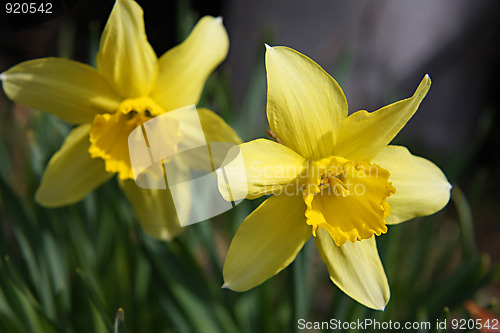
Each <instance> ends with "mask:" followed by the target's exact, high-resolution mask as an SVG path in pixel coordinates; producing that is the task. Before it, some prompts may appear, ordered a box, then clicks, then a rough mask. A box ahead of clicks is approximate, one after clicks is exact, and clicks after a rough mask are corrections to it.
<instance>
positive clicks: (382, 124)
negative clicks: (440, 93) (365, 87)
mask: <svg viewBox="0 0 500 333" xmlns="http://www.w3.org/2000/svg"><path fill="white" fill-rule="evenodd" d="M430 86H431V79H430V77H429V76H428V75H426V76H425V77H424V78H423V79H422V82H420V85H419V86H418V88H417V90H416V91H415V93H414V94H413V96H412V97H410V98H407V99H404V100H401V101H398V102H396V103H393V104H390V105H387V106H385V107H383V108H381V109H379V110H377V111H375V112H367V111H358V112H355V113H353V114H352V115H350V116H349V117H347V119H345V121H344V122H343V123H342V126H341V128H340V134H339V136H338V141H337V145H336V146H335V152H336V154H337V155H338V156H343V157H345V158H348V159H351V160H359V159H364V158H368V159H369V158H372V157H374V156H375V155H377V153H378V152H379V151H380V150H381V149H383V148H384V147H385V146H387V145H388V144H389V143H390V142H391V141H392V139H393V138H394V137H395V136H396V134H398V133H399V131H401V129H402V128H403V127H404V126H405V124H406V123H407V122H408V120H410V118H411V117H412V116H413V114H414V113H415V112H416V111H417V109H418V106H419V105H420V103H421V102H422V100H423V99H424V97H425V95H426V94H427V92H428V91H429V88H430Z"/></svg>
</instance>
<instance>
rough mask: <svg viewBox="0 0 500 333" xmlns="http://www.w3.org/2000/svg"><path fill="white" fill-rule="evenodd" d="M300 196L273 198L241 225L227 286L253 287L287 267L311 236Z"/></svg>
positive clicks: (230, 256) (232, 250)
mask: <svg viewBox="0 0 500 333" xmlns="http://www.w3.org/2000/svg"><path fill="white" fill-rule="evenodd" d="M305 209H306V207H305V205H304V203H303V201H302V198H300V197H298V196H287V195H281V196H272V197H270V198H269V199H267V200H266V201H265V202H264V203H262V204H261V205H260V206H259V207H258V208H257V209H256V210H255V211H254V212H253V213H252V214H250V215H249V216H248V217H247V218H246V219H245V221H243V223H242V224H241V226H240V227H239V229H238V231H237V232H236V235H235V236H234V238H233V241H232V242H231V246H230V247H229V251H228V253H227V257H226V261H225V263H224V270H223V274H224V281H225V284H224V287H228V288H230V289H232V290H235V291H246V290H248V289H250V288H253V287H255V286H257V285H259V284H261V283H262V282H264V281H265V280H267V279H269V278H270V277H272V276H273V275H275V274H278V272H280V271H281V270H282V269H284V268H285V267H287V266H288V265H289V264H290V263H291V262H292V261H293V260H294V259H295V257H296V256H297V253H298V252H299V251H300V249H302V246H303V245H304V244H305V242H306V241H307V240H308V239H309V237H311V228H310V227H309V226H307V225H306V222H305V218H304V211H305Z"/></svg>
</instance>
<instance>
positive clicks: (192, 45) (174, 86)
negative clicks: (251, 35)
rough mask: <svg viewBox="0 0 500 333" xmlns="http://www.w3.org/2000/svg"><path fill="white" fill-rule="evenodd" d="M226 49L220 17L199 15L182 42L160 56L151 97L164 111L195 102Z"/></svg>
mask: <svg viewBox="0 0 500 333" xmlns="http://www.w3.org/2000/svg"><path fill="white" fill-rule="evenodd" d="M228 49H229V39H228V36H227V32H226V29H225V28H224V26H223V25H222V19H221V18H213V17H211V16H205V17H203V18H202V19H201V20H200V21H199V22H198V23H197V24H196V26H195V27H194V29H193V31H192V32H191V34H190V35H189V36H188V38H187V39H186V40H185V41H184V42H183V43H182V44H180V45H178V46H176V47H174V48H173V49H171V50H169V51H168V52H166V53H165V54H164V55H163V56H162V57H161V58H160V62H159V63H160V67H159V73H158V78H157V80H156V85H155V86H154V88H153V91H152V92H151V97H152V98H153V99H154V100H156V101H157V103H158V104H160V105H161V106H162V107H163V108H164V109H165V111H170V110H174V109H177V108H180V107H183V106H185V105H190V104H196V103H198V100H199V99H200V95H201V92H202V90H203V87H204V85H205V81H206V80H207V78H208V76H209V75H210V73H212V71H213V70H214V69H215V68H216V67H217V66H218V65H219V64H220V63H221V62H222V61H223V60H224V59H225V58H226V55H227V51H228Z"/></svg>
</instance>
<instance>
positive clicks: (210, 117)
mask: <svg viewBox="0 0 500 333" xmlns="http://www.w3.org/2000/svg"><path fill="white" fill-rule="evenodd" d="M198 116H199V117H200V122H201V127H202V128H203V133H204V134H205V139H206V140H207V142H232V143H235V144H240V143H241V142H242V141H241V139H240V137H239V136H238V134H237V133H236V132H235V130H234V129H233V128H232V127H231V126H229V125H228V123H226V122H225V120H224V119H222V118H221V117H220V116H219V115H217V114H216V113H215V112H213V111H210V110H208V109H205V108H198Z"/></svg>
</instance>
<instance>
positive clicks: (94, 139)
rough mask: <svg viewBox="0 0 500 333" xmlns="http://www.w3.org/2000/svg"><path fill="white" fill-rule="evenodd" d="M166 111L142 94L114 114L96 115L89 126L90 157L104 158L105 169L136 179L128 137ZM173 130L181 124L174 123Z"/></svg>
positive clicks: (120, 175) (123, 104) (125, 102)
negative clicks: (131, 162)
mask: <svg viewBox="0 0 500 333" xmlns="http://www.w3.org/2000/svg"><path fill="white" fill-rule="evenodd" d="M163 113H165V112H164V111H163V109H162V108H161V107H160V106H159V105H158V104H156V103H155V102H154V101H153V100H152V99H150V98H149V97H139V98H134V99H127V100H124V101H123V102H122V103H121V104H120V106H119V107H118V109H117V111H116V112H115V113H113V114H110V113H103V114H98V115H96V116H95V117H94V121H93V122H92V126H91V128H90V147H89V153H90V156H91V157H92V158H102V159H103V160H104V162H105V168H106V171H108V172H113V173H115V172H116V173H118V176H119V177H120V179H134V174H133V171H132V167H131V164H130V156H129V148H128V136H129V135H130V133H131V132H132V131H133V130H134V129H135V128H137V127H138V126H143V124H144V123H145V122H147V121H148V120H150V119H152V118H154V117H156V116H159V115H161V114H163ZM172 131H173V132H178V126H172ZM177 134H178V133H175V135H177ZM177 142H178V140H177V141H175V144H176V143H177Z"/></svg>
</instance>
